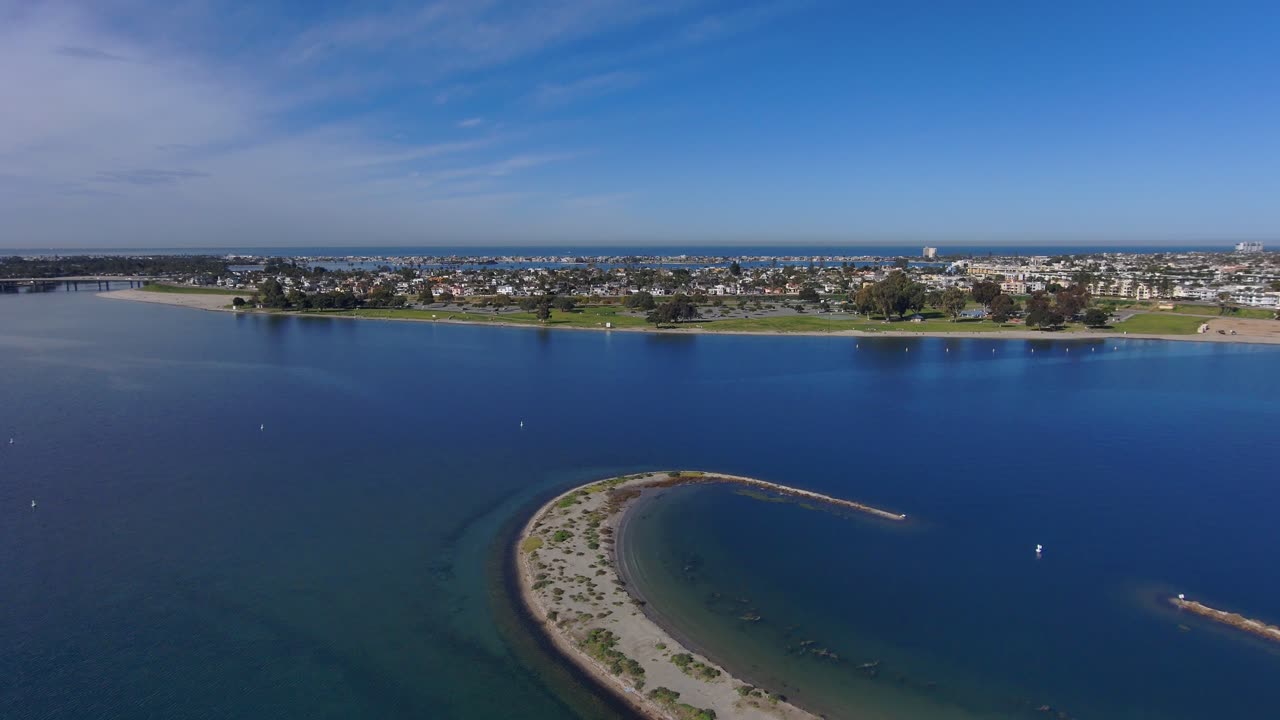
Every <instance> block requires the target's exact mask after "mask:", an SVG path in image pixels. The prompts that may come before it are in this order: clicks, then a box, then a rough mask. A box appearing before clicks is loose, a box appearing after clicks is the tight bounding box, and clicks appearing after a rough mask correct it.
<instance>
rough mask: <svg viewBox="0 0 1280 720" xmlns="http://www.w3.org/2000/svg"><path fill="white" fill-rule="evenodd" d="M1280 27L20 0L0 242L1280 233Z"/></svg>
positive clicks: (706, 2)
mask: <svg viewBox="0 0 1280 720" xmlns="http://www.w3.org/2000/svg"><path fill="white" fill-rule="evenodd" d="M260 6H261V7H260ZM1278 28H1280V4H1277V3H1233V2H1198V3H1196V2H1176V1H1174V2H1169V1H1166V2H1158V3H1157V2H1106V3H1093V2H1070V3H1048V2H1034V1H1028V0H1023V1H1021V2H981V1H978V0H975V1H974V2H965V3H961V2H934V3H926V2H910V1H907V2H892V3H888V2H884V3H854V2H834V1H831V0H792V1H791V2H767V1H766V2H756V3H730V2H715V1H712V0H654V1H652V2H644V3H640V2H634V1H625V0H556V1H551V2H547V1H544V0H526V1H525V2H518V3H501V2H486V1H484V0H474V1H471V2H449V1H444V2H395V1H390V2H370V3H324V2H318V1H308V2H290V3H274V4H273V3H242V2H227V3H220V2H214V1H212V0H198V1H191V2H182V1H181V0H179V1H178V2H165V3H145V2H136V1H134V0H98V1H95V2H86V3H79V4H77V3H59V2H56V1H55V2H27V1H19V2H15V1H13V0H0V108H2V110H0V247H94V246H102V247H119V246H125V247H141V246H157V247H176V246H251V245H262V246H282V245H359V244H368V245H431V244H438V245H457V244H468V243H473V244H487V245H495V244H501V245H517V244H538V243H548V242H555V243H562V242H572V243H576V244H617V243H627V244H669V245H678V244H681V243H688V244H709V243H721V242H723V243H735V244H742V243H788V242H795V243H805V244H812V243H848V244H859V245H863V244H872V243H885V244H902V243H930V244H939V245H945V244H947V243H955V244H968V245H973V244H1004V243H1007V244H1041V243H1043V244H1063V243H1080V244H1105V243H1126V244H1132V243H1153V244H1177V243H1203V242H1205V241H1219V240H1221V241H1228V240H1230V241H1235V240H1241V239H1259V240H1263V241H1270V240H1274V239H1276V236H1277V234H1278V231H1280V30H1278Z"/></svg>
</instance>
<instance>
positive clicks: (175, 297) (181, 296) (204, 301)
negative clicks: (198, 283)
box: [98, 290, 252, 312]
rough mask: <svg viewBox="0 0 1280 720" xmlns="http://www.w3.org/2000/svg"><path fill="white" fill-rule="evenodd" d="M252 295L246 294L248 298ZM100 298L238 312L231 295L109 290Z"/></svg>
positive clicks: (100, 295)
mask: <svg viewBox="0 0 1280 720" xmlns="http://www.w3.org/2000/svg"><path fill="white" fill-rule="evenodd" d="M248 295H252V293H246V297H247V296H248ZM98 297H100V298H107V299H108V300H133V301H134V302H145V303H156V304H158V305H177V306H179V307H186V308H195V309H197V310H218V311H222V312H236V311H235V310H233V309H232V308H231V301H232V300H233V299H234V298H232V297H231V296H229V295H214V294H208V295H204V294H200V293H158V292H151V291H150V290H109V291H107V292H100V293H98Z"/></svg>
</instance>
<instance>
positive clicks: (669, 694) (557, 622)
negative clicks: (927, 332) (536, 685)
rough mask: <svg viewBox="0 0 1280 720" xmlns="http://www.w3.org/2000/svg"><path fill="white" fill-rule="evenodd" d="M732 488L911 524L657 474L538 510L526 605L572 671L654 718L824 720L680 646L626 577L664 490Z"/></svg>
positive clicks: (517, 552) (785, 490) (573, 493)
mask: <svg viewBox="0 0 1280 720" xmlns="http://www.w3.org/2000/svg"><path fill="white" fill-rule="evenodd" d="M695 483H732V484H739V485H747V486H751V487H758V488H762V489H767V490H769V491H771V492H778V493H781V494H785V495H789V496H795V497H804V498H807V499H811V500H816V501H819V502H823V503H827V504H832V505H835V506H838V507H843V508H847V509H852V510H856V511H858V512H862V513H864V514H868V515H871V516H872V517H876V518H878V519H881V520H886V521H890V522H903V521H905V519H906V516H905V515H903V514H901V513H892V512H889V511H886V510H882V509H879V508H875V507H872V506H869V505H865V504H862V503H857V502H853V501H849V500H842V499H840V498H834V497H831V496H828V495H823V494H821V493H814V492H811V491H806V490H801V489H799V488H792V487H788V486H785V485H779V484H777V483H770V482H766V481H763V480H756V479H754V478H747V477H741V476H735V475H721V474H714V473H707V474H704V473H700V472H680V473H667V472H662V473H658V472H651V473H641V474H636V475H627V476H622V477H616V478H608V479H605V480H599V481H595V482H591V483H587V484H586V485H582V486H579V487H575V488H572V489H570V490H568V491H566V492H564V493H561V494H559V495H557V496H555V497H554V498H552V499H551V500H550V501H548V502H547V503H545V504H544V505H542V506H541V507H540V508H538V510H537V511H535V512H534V514H533V515H532V516H531V517H530V519H529V520H528V521H527V522H526V524H525V526H524V528H523V530H522V531H521V532H520V534H519V536H518V538H517V540H516V543H515V547H513V548H512V551H513V553H514V558H513V559H514V560H515V565H516V567H517V574H518V579H519V584H520V596H521V600H522V602H524V604H525V605H526V607H527V609H528V611H529V614H530V615H531V616H532V618H533V619H534V622H535V623H537V624H539V625H540V626H541V629H542V631H543V632H544V634H545V635H546V636H548V637H549V638H550V640H551V642H552V643H553V644H554V646H555V647H556V648H557V649H558V650H559V651H560V652H561V653H562V654H563V655H564V656H565V657H566V658H567V659H569V661H570V662H572V663H573V664H575V665H577V666H578V667H579V668H580V669H582V670H583V671H585V672H586V673H587V674H589V675H590V676H591V677H592V678H594V679H595V680H596V681H597V682H598V683H599V685H600V686H601V687H604V688H607V689H608V690H609V691H611V692H612V693H614V694H615V695H617V696H618V697H620V698H621V699H622V700H624V701H625V702H627V703H628V704H629V705H631V706H632V707H633V708H635V709H636V710H637V712H640V713H641V714H642V715H643V716H644V717H647V718H652V719H653V720H688V719H692V718H697V717H700V716H699V714H698V713H699V712H701V711H703V710H711V711H714V712H715V713H716V716H717V717H733V718H745V719H747V720H814V719H816V718H819V717H821V716H820V715H817V714H814V713H811V712H809V711H806V710H804V709H802V708H800V707H798V706H796V705H794V704H792V703H791V702H789V701H788V700H787V699H786V698H785V697H782V696H781V695H777V694H771V693H769V692H768V690H767V689H764V688H756V687H754V686H751V685H749V684H747V683H746V682H744V681H743V680H742V679H741V678H738V677H734V676H732V675H730V674H729V673H728V672H727V671H726V670H725V668H724V667H722V666H720V665H718V664H716V663H715V662H714V661H713V660H711V659H710V658H708V657H706V656H705V655H703V654H701V653H699V652H696V648H691V647H689V646H690V645H694V644H695V643H683V642H680V641H679V640H678V639H677V638H676V637H675V636H674V635H673V634H672V633H671V632H670V631H669V630H667V629H666V628H664V627H662V626H661V625H660V624H659V623H658V622H656V621H655V619H654V618H653V617H652V616H651V615H650V613H649V612H648V611H647V610H646V607H645V601H644V599H643V598H642V597H639V596H638V595H637V594H636V593H634V592H633V590H632V589H631V587H630V585H629V584H628V582H627V580H626V579H625V573H624V572H623V571H622V570H621V565H622V563H623V557H624V553H623V551H622V550H621V548H620V538H621V536H622V531H623V529H624V526H625V523H626V522H627V518H628V515H630V513H631V511H632V510H633V509H634V508H635V507H636V505H637V503H639V502H641V501H642V498H644V497H646V496H651V495H650V493H651V492H652V491H655V490H661V489H665V488H671V487H676V486H680V485H687V484H695Z"/></svg>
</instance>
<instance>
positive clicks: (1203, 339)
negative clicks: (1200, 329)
mask: <svg viewBox="0 0 1280 720" xmlns="http://www.w3.org/2000/svg"><path fill="white" fill-rule="evenodd" d="M97 296H98V297H105V298H110V299H112V300H131V301H134V302H148V303H154V304H158V305H175V306H178V307H185V308H193V309H197V310H208V311H212V312H227V313H237V314H241V315H264V316H270V317H279V316H286V317H304V318H306V317H310V318H329V319H335V320H366V321H369V320H373V321H386V322H410V323H431V324H442V325H471V326H475V327H500V328H522V329H526V330H573V331H580V332H606V333H614V332H619V333H649V334H654V335H688V336H696V335H726V336H730V335H732V336H745V337H826V338H857V339H862V338H929V337H932V338H944V339H945V338H957V339H961V340H1167V341H1170V342H1196V343H1220V344H1232V345H1280V334H1277V335H1275V336H1274V337H1272V336H1262V335H1218V334H1216V333H1213V334H1211V333H1204V334H1198V333H1192V334H1188V335H1170V334H1159V333H1115V332H1097V331H1092V330H1080V331H1071V332H1065V333H1054V332H1042V331H1040V330H987V331H965V330H956V331H939V330H919V331H913V330H876V331H866V330H853V329H846V330H830V331H818V330H796V331H778V330H707V329H705V328H697V327H668V328H659V327H613V328H606V327H582V326H572V325H539V324H533V323H518V322H508V321H503V320H490V321H483V322H481V321H477V320H451V319H444V318H409V317H405V318H397V317H361V316H359V315H336V314H329V313H307V312H296V311H288V310H284V311H278V312H263V311H260V310H255V309H248V310H236V309H234V308H231V307H228V305H229V303H230V301H229V300H226V299H225V298H226V297H227V296H225V295H201V294H198V293H188V294H165V293H153V292H149V291H146V290H110V291H105V292H101V293H97ZM440 312H442V313H444V312H449V311H445V310H441V311H440ZM458 312H463V311H458ZM1205 319H1206V321H1212V320H1214V318H1209V317H1206V318H1205ZM1224 320H1225V319H1224ZM1222 321H1223V320H1219V322H1222ZM708 322H714V321H708ZM1237 322H1240V321H1239V320H1237ZM1251 322H1260V323H1273V324H1274V325H1275V326H1276V329H1277V330H1278V331H1280V321H1274V320H1256V321H1251Z"/></svg>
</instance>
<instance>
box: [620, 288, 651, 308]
mask: <svg viewBox="0 0 1280 720" xmlns="http://www.w3.org/2000/svg"><path fill="white" fill-rule="evenodd" d="M622 306H623V307H625V308H629V309H631V310H640V311H643V312H648V311H650V310H652V309H654V308H656V307H657V306H658V303H657V302H655V301H654V299H653V293H649V292H645V291H644V290H641V291H640V292H638V293H632V294H630V295H628V296H627V298H626V299H625V300H623V301H622Z"/></svg>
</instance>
